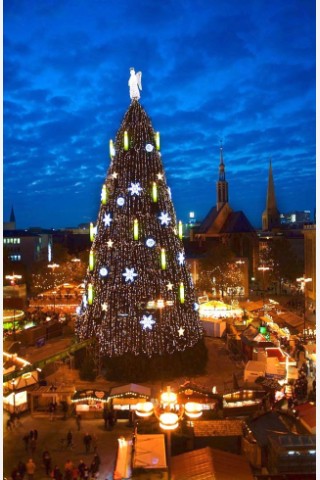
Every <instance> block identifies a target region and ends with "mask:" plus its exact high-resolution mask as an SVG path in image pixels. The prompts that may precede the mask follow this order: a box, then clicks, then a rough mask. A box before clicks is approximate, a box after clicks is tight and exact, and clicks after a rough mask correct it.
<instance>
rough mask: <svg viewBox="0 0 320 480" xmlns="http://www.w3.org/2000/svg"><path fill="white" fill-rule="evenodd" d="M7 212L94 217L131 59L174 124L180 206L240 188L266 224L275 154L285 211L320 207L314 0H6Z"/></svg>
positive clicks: (40, 220) (238, 203)
mask: <svg viewBox="0 0 320 480" xmlns="http://www.w3.org/2000/svg"><path fill="white" fill-rule="evenodd" d="M3 9H4V171H3V175H4V211H3V217H4V220H8V219H9V215H10V210H11V206H12V205H13V206H14V210H15V214H16V220H17V227H18V228H27V227H30V226H41V227H54V228H59V227H66V226H76V225H78V224H79V223H84V222H89V221H95V220H96V217H97V213H98V208H99V202H100V191H101V185H102V183H103V181H104V177H105V174H106V171H107V169H108V166H109V139H110V138H114V137H115V134H116V132H117V130H118V128H119V127H120V123H121V121H122V118H123V116H124V114H125V112H126V110H127V109H128V107H129V104H130V98H129V91H128V79H129V68H130V67H131V66H133V67H135V69H136V71H138V70H141V71H142V87H143V91H142V96H141V100H140V102H141V104H142V106H143V107H144V108H145V110H146V111H147V113H148V115H149V116H150V117H151V120H152V123H153V127H154V128H155V129H156V130H159V131H160V133H161V147H162V148H161V150H162V159H163V163H164V167H165V170H166V175H167V181H168V184H169V186H170V187H171V190H172V198H173V202H174V205H175V208H176V211H177V217H178V218H179V219H182V220H187V216H188V212H189V211H191V210H193V211H195V213H196V217H197V218H198V219H202V218H203V217H204V216H205V215H206V213H207V212H208V210H209V209H210V208H211V207H212V206H213V205H214V204H215V201H216V193H215V188H216V187H215V186H216V181H217V179H218V165H219V145H220V139H222V141H223V145H224V158H225V164H226V178H227V180H228V182H229V200H230V204H231V206H232V208H233V209H234V210H243V211H244V212H245V213H246V215H247V217H248V218H249V220H250V221H251V223H252V224H253V225H254V226H255V227H260V226H261V214H262V211H263V210H264V208H265V202H266V188H267V178H268V166H269V159H270V157H271V158H272V164H273V174H274V181H275V190H276V197H277V202H278V208H279V210H280V211H281V212H288V211H291V210H306V209H307V210H311V213H312V214H313V210H314V208H315V202H316V193H315V192H316V181H315V171H316V160H315V1H313V0H307V1H304V0H290V1H279V0H242V1H239V0H226V1H212V0H203V1H201V0H193V1H190V0H165V1H159V0H149V1H142V0H135V1H132V0H124V1H121V2H120V1H119V0H90V1H89V0H43V1H39V0H4V5H3Z"/></svg>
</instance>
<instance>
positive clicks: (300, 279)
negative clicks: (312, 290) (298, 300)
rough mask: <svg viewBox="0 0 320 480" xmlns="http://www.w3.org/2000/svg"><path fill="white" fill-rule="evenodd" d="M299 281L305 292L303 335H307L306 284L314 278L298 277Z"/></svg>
mask: <svg viewBox="0 0 320 480" xmlns="http://www.w3.org/2000/svg"><path fill="white" fill-rule="evenodd" d="M297 282H298V283H300V285H301V290H302V292H303V294H304V296H303V335H305V332H306V289H305V286H306V283H309V282H312V278H309V277H307V278H306V277H305V276H303V277H300V278H297Z"/></svg>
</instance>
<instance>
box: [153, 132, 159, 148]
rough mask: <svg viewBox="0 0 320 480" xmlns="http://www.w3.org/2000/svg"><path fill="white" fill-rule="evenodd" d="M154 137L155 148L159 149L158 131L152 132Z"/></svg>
mask: <svg viewBox="0 0 320 480" xmlns="http://www.w3.org/2000/svg"><path fill="white" fill-rule="evenodd" d="M154 139H155V142H156V149H157V150H160V132H156V133H155V134H154Z"/></svg>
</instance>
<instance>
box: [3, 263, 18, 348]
mask: <svg viewBox="0 0 320 480" xmlns="http://www.w3.org/2000/svg"><path fill="white" fill-rule="evenodd" d="M5 278H6V279H7V280H10V284H11V285H12V286H13V288H14V287H15V286H16V285H17V283H16V280H21V278H22V275H16V274H15V273H14V272H12V275H6V277H5ZM12 333H13V339H14V340H15V339H16V307H14V308H13V329H12Z"/></svg>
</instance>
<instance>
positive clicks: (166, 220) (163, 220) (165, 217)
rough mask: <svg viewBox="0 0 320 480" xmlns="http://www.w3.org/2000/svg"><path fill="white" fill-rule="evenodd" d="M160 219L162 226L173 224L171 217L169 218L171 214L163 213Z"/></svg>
mask: <svg viewBox="0 0 320 480" xmlns="http://www.w3.org/2000/svg"><path fill="white" fill-rule="evenodd" d="M158 218H159V220H160V222H161V225H169V223H170V222H171V217H169V214H168V213H166V212H161V215H160V217H158Z"/></svg>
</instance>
